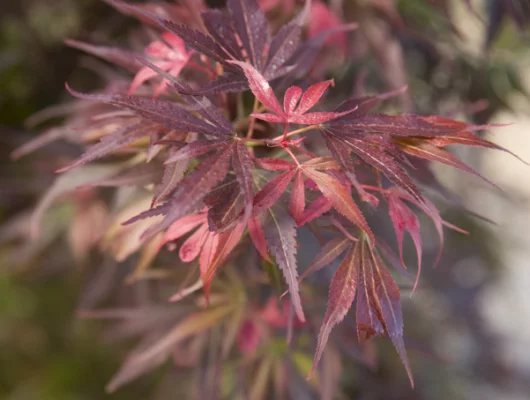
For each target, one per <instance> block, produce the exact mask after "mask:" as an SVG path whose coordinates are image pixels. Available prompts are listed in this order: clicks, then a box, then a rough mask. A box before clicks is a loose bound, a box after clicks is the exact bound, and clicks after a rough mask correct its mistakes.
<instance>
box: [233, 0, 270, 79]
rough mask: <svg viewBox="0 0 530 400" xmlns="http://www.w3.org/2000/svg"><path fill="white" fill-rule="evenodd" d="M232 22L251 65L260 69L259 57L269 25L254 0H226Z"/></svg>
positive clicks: (267, 35)
mask: <svg viewBox="0 0 530 400" xmlns="http://www.w3.org/2000/svg"><path fill="white" fill-rule="evenodd" d="M227 7H228V11H229V12H230V15H231V16H232V23H233V25H234V28H235V30H236V32H237V34H238V35H239V38H240V39H241V42H242V44H243V48H244V49H245V50H246V52H247V55H248V57H249V60H250V62H251V63H252V65H254V66H256V68H257V69H258V70H259V69H261V58H262V57H263V52H264V50H265V44H266V43H267V42H268V39H269V31H268V28H269V25H268V23H267V19H266V18H265V14H264V13H263V11H262V10H261V9H260V8H259V5H258V3H257V1H256V0H228V1H227Z"/></svg>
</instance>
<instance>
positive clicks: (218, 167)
mask: <svg viewBox="0 0 530 400" xmlns="http://www.w3.org/2000/svg"><path fill="white" fill-rule="evenodd" d="M231 152H232V146H231V145H228V146H224V147H223V148H221V149H220V150H219V151H218V152H217V153H216V154H215V155H214V156H211V157H210V158H209V159H208V160H207V161H204V162H202V163H201V164H200V165H199V166H198V167H197V168H196V169H195V170H194V171H193V172H191V173H190V174H188V175H186V177H185V178H184V179H183V180H182V181H181V182H180V184H179V185H178V186H177V189H176V190H175V192H174V193H173V195H172V196H171V199H170V200H169V203H170V204H171V206H170V208H169V210H168V211H167V213H166V215H165V218H164V219H163V220H162V222H160V223H159V224H158V225H155V226H153V227H151V228H150V229H148V230H147V231H146V232H145V233H144V235H145V237H150V236H152V235H154V234H156V233H158V232H160V231H163V230H164V229H166V228H167V227H168V226H169V225H171V224H172V223H173V222H174V221H175V220H177V219H179V218H180V217H182V216H184V215H186V214H189V213H190V212H191V211H195V210H196V209H197V208H199V206H200V202H201V201H202V199H203V198H204V196H206V195H207V194H208V192H210V191H211V190H212V188H213V187H214V186H215V185H217V184H218V183H219V182H221V181H222V180H223V179H224V178H225V176H226V174H227V173H228V168H229V163H230V155H231Z"/></svg>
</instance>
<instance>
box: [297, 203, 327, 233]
mask: <svg viewBox="0 0 530 400" xmlns="http://www.w3.org/2000/svg"><path fill="white" fill-rule="evenodd" d="M332 208H333V204H332V203H331V202H330V201H329V200H328V199H327V198H326V197H325V196H319V197H317V199H316V200H315V201H313V202H312V203H311V204H310V205H309V206H308V207H307V208H306V209H305V211H304V213H303V214H302V217H301V218H300V221H297V223H298V226H303V225H305V224H307V223H308V222H311V221H313V220H314V219H316V218H318V217H320V216H321V215H322V214H324V213H327V212H328V211H329V210H331V209H332Z"/></svg>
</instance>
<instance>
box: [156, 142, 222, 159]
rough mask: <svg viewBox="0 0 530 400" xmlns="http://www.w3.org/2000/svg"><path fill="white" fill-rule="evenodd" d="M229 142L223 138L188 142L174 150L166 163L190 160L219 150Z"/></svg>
mask: <svg viewBox="0 0 530 400" xmlns="http://www.w3.org/2000/svg"><path fill="white" fill-rule="evenodd" d="M226 143H227V142H226V141H225V140H223V139H221V140H196V141H195V142H191V143H188V144H187V145H185V146H184V147H182V148H180V149H178V150H177V151H174V152H172V153H171V154H170V155H169V157H168V158H167V160H166V162H165V164H171V163H174V162H177V161H182V160H188V159H190V158H193V157H198V156H200V155H203V154H206V153H209V152H211V151H214V150H217V149H218V148H219V146H221V145H223V144H226Z"/></svg>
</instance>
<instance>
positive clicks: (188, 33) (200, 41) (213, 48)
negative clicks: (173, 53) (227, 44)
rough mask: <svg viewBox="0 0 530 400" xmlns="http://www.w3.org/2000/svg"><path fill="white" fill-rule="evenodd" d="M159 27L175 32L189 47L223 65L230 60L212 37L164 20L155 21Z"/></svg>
mask: <svg viewBox="0 0 530 400" xmlns="http://www.w3.org/2000/svg"><path fill="white" fill-rule="evenodd" d="M155 22H157V23H158V24H159V25H161V26H163V27H164V28H166V29H167V30H168V31H170V32H173V33H174V34H175V35H177V36H178V37H180V38H181V39H182V40H184V42H186V44H187V45H188V46H190V47H191V48H192V49H194V50H197V51H198V52H199V53H202V54H204V55H205V56H207V57H210V58H211V59H212V60H215V61H217V62H219V63H221V64H225V59H227V58H229V57H228V54H226V52H225V51H224V50H223V48H222V47H221V46H219V44H217V43H216V42H215V41H214V40H213V39H212V38H211V37H210V36H207V35H205V34H203V33H201V32H199V31H197V30H195V29H192V28H188V27H187V26H186V25H183V24H178V23H175V22H172V21H167V20H163V19H159V18H157V19H155Z"/></svg>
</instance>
